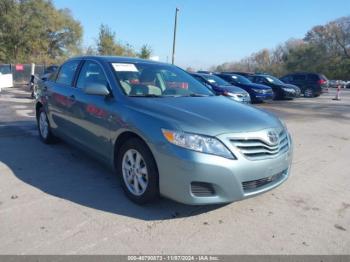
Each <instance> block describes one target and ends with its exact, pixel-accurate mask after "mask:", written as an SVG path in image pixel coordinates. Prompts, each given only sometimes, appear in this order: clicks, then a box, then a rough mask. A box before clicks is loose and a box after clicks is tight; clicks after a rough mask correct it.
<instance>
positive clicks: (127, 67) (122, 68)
mask: <svg viewBox="0 0 350 262" xmlns="http://www.w3.org/2000/svg"><path fill="white" fill-rule="evenodd" d="M112 66H113V68H114V70H115V71H116V72H138V71H139V70H137V68H136V66H135V65H134V64H122V63H112Z"/></svg>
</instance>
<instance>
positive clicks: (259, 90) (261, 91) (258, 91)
mask: <svg viewBox="0 0 350 262" xmlns="http://www.w3.org/2000/svg"><path fill="white" fill-rule="evenodd" d="M252 89H253V91H254V92H256V93H259V94H264V93H265V90H264V89H255V88H252Z"/></svg>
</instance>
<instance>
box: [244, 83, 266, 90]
mask: <svg viewBox="0 0 350 262" xmlns="http://www.w3.org/2000/svg"><path fill="white" fill-rule="evenodd" d="M241 85H242V86H246V87H250V88H255V89H271V87H269V86H266V85H262V84H255V83H249V84H241Z"/></svg>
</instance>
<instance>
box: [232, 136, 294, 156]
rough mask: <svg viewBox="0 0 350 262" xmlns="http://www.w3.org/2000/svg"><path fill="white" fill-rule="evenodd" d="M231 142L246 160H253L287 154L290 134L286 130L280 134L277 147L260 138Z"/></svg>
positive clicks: (238, 139) (237, 139) (233, 140)
mask: <svg viewBox="0 0 350 262" xmlns="http://www.w3.org/2000/svg"><path fill="white" fill-rule="evenodd" d="M230 141H231V143H232V144H233V145H234V146H235V147H237V148H238V149H239V150H240V152H241V153H242V154H243V155H244V156H245V157H246V158H248V159H251V160H258V159H264V158H268V157H273V156H276V155H278V154H280V153H284V152H286V151H287V150H288V148H289V144H288V134H287V132H286V131H285V130H282V131H281V132H280V133H279V134H278V142H277V143H276V144H275V145H270V144H268V143H267V142H265V141H264V140H262V139H258V138H248V139H241V138H234V139H230Z"/></svg>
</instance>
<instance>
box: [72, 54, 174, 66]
mask: <svg viewBox="0 0 350 262" xmlns="http://www.w3.org/2000/svg"><path fill="white" fill-rule="evenodd" d="M73 59H81V60H83V59H95V60H100V61H103V62H107V63H149V64H166V65H169V64H167V63H163V62H158V61H153V60H148V59H141V58H136V57H126V56H76V57H73V58H71V59H69V60H73Z"/></svg>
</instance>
